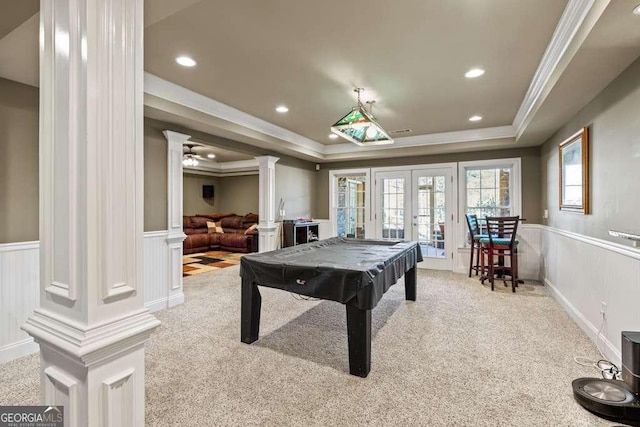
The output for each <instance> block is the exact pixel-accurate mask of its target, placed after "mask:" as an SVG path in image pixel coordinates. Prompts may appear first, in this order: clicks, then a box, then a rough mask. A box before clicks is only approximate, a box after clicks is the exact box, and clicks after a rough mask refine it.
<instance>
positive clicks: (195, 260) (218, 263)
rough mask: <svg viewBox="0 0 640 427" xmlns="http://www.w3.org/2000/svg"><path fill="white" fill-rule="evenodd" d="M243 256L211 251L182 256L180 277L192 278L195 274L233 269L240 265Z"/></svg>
mask: <svg viewBox="0 0 640 427" xmlns="http://www.w3.org/2000/svg"><path fill="white" fill-rule="evenodd" d="M244 255H245V254H242V253H235V252H227V251H211V252H200V253H197V254H189V255H184V256H183V257H182V276H183V277H186V276H193V275H195V274H201V273H208V272H210V271H214V270H219V269H221V268H226V267H233V266H234V265H238V264H240V258H242V257H243V256H244Z"/></svg>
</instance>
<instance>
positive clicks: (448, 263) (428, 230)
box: [374, 166, 455, 270]
mask: <svg viewBox="0 0 640 427" xmlns="http://www.w3.org/2000/svg"><path fill="white" fill-rule="evenodd" d="M453 172H454V168H453V167H451V166H447V167H433V168H429V167H425V168H420V169H411V168H407V169H402V170H391V171H384V170H382V171H376V172H375V178H374V179H375V186H376V188H375V224H376V237H377V238H381V239H404V240H414V241H417V242H418V243H419V244H420V248H421V250H422V256H423V258H424V261H423V262H422V263H420V264H419V267H422V268H431V269H437V270H451V269H452V267H453V261H452V258H453V244H454V241H455V240H454V239H453V234H454V233H453V212H454V206H453V188H454V183H453V176H454V173H453Z"/></svg>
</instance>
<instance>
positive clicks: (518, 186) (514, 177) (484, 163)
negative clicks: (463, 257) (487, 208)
mask: <svg viewBox="0 0 640 427" xmlns="http://www.w3.org/2000/svg"><path fill="white" fill-rule="evenodd" d="M521 167H522V160H521V158H520V157H514V158H508V159H491V160H474V161H470V162H458V197H459V199H458V225H459V226H458V242H459V247H461V248H464V247H468V244H467V239H466V234H467V233H466V232H467V221H466V219H465V215H466V213H467V170H469V169H500V168H511V175H510V180H509V181H510V182H509V190H510V194H509V197H510V198H511V215H512V216H516V215H520V216H521V215H522V176H521Z"/></svg>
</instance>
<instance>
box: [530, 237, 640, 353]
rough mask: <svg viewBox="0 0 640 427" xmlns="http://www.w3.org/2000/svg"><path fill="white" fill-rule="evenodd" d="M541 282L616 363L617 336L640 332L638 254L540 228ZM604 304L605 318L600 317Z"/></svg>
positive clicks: (632, 250)
mask: <svg viewBox="0 0 640 427" xmlns="http://www.w3.org/2000/svg"><path fill="white" fill-rule="evenodd" d="M539 228H540V236H541V252H542V254H543V258H544V264H543V265H542V268H541V274H542V276H543V279H544V283H545V284H546V285H547V286H548V287H549V289H550V290H551V291H552V292H553V293H554V294H555V296H556V298H557V299H558V301H559V302H560V303H561V304H562V305H563V306H564V308H565V310H566V311H567V313H568V314H569V315H570V316H571V317H572V318H573V319H574V321H575V322H576V323H577V324H578V325H579V326H580V327H581V328H582V329H583V330H584V331H585V333H586V334H587V335H588V336H589V337H590V338H591V339H592V340H593V341H594V342H595V341H596V337H597V335H598V331H601V336H600V338H599V339H598V343H599V347H600V349H601V350H602V351H603V352H604V354H605V355H606V356H607V357H608V358H610V359H611V360H612V361H614V362H615V363H619V362H620V346H621V335H620V334H621V332H622V331H626V330H631V331H638V330H640V309H638V301H640V251H638V250H636V249H633V248H631V247H629V246H624V245H619V244H616V243H612V242H608V241H605V240H600V239H594V238H590V237H586V236H583V235H580V234H576V233H570V232H567V231H564V230H560V229H556V228H552V227H546V226H539ZM602 303H605V304H606V307H605V309H604V311H605V314H604V319H603V318H602V315H601V314H600V310H601V307H602Z"/></svg>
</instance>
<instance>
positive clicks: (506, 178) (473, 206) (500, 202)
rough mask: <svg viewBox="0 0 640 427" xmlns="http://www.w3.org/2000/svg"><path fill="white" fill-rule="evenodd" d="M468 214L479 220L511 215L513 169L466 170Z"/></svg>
mask: <svg viewBox="0 0 640 427" xmlns="http://www.w3.org/2000/svg"><path fill="white" fill-rule="evenodd" d="M466 175H467V176H466V181H467V186H466V193H467V195H466V196H467V209H466V212H465V213H466V214H474V215H476V216H477V217H478V218H484V217H486V216H509V215H511V211H512V210H511V188H510V187H511V169H510V168H491V169H467V170H466Z"/></svg>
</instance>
